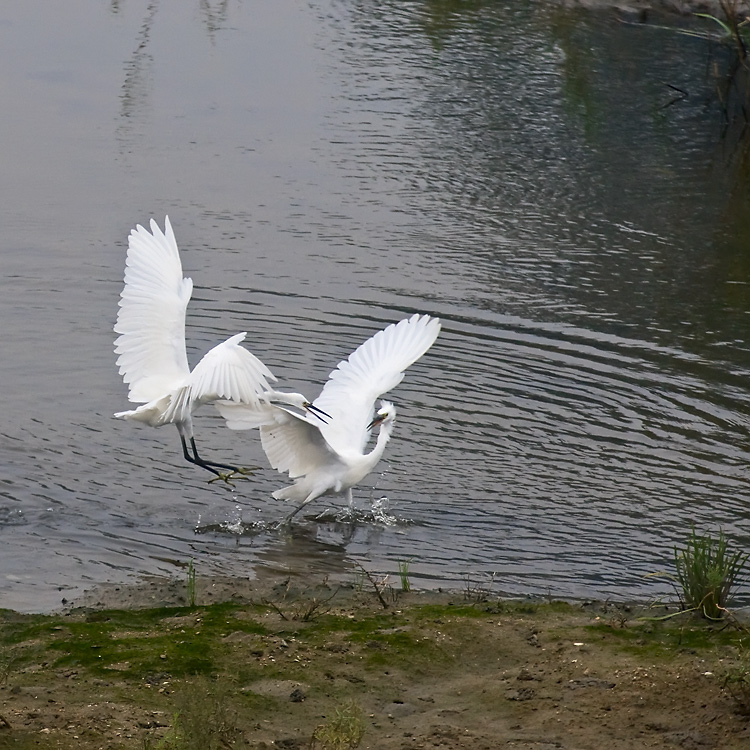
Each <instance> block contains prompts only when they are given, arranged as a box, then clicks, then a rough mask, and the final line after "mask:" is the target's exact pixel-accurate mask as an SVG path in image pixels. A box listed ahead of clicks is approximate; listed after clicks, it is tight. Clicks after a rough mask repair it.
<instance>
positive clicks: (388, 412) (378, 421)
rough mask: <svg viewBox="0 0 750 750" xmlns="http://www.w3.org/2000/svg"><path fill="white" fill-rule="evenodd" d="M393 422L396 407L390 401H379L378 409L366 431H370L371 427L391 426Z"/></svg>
mask: <svg viewBox="0 0 750 750" xmlns="http://www.w3.org/2000/svg"><path fill="white" fill-rule="evenodd" d="M395 420H396V407H395V406H394V405H393V404H392V403H391V402H390V401H381V402H380V408H379V409H378V410H377V412H376V414H375V418H374V419H373V420H372V422H370V424H368V425H367V429H368V430H371V429H372V428H373V427H377V426H378V425H382V424H387V425H392V424H393V422H394V421H395Z"/></svg>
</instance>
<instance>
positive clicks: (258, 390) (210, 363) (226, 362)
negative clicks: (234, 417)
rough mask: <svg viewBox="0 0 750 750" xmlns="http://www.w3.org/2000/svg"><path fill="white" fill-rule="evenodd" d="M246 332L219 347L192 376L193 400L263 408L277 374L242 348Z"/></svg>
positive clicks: (199, 363)
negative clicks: (261, 402) (218, 400)
mask: <svg viewBox="0 0 750 750" xmlns="http://www.w3.org/2000/svg"><path fill="white" fill-rule="evenodd" d="M246 335H247V334H245V333H238V334H236V335H235V336H232V337H231V338H229V339H227V340H226V341H224V342H223V343H221V344H218V345H217V346H215V347H214V348H213V349H211V351H209V352H208V353H207V354H206V355H205V356H204V357H203V359H201V361H200V362H198V364H197V365H196V366H195V369H194V370H193V372H192V373H190V392H191V398H192V399H193V400H194V401H197V402H200V403H207V402H209V401H216V400H217V399H225V400H227V401H236V402H241V403H244V404H250V405H252V406H258V405H260V398H259V396H260V394H262V393H263V392H264V391H267V390H269V389H270V386H269V384H268V380H276V378H275V377H274V375H273V373H272V372H271V371H270V370H269V369H268V368H267V367H266V366H265V365H264V364H263V363H262V362H261V361H260V360H259V359H258V358H257V357H256V356H255V355H254V354H251V353H250V352H249V351H248V350H247V349H245V348H244V347H242V346H240V342H241V341H243V340H244V338H245V336H246Z"/></svg>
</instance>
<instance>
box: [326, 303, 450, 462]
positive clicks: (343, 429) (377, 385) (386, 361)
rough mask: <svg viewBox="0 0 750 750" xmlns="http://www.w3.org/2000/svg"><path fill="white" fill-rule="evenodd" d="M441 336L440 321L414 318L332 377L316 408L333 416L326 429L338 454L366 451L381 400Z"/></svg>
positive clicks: (372, 341)
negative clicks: (371, 425) (369, 430)
mask: <svg viewBox="0 0 750 750" xmlns="http://www.w3.org/2000/svg"><path fill="white" fill-rule="evenodd" d="M439 333H440V321H439V320H438V319H437V318H431V317H430V316H429V315H412V316H411V318H406V319H404V320H402V321H400V322H399V323H392V324H391V325H389V326H388V327H387V328H385V329H384V330H382V331H378V333H376V334H375V335H374V336H372V337H371V338H369V339H368V340H367V341H365V343H364V344H362V345H361V346H360V347H359V348H358V349H357V350H356V351H354V352H353V353H352V354H350V355H349V357H348V358H347V359H345V360H344V361H343V362H340V363H339V365H338V367H337V368H336V369H335V370H334V371H333V372H332V373H331V374H330V376H329V379H328V382H327V383H326V384H325V386H324V387H323V390H322V392H321V394H320V396H318V398H317V399H316V400H315V401H314V402H313V405H314V406H316V407H318V408H319V409H322V410H323V411H324V412H326V413H328V414H330V415H331V419H330V420H329V422H328V424H325V425H321V426H320V431H321V432H322V434H323V436H324V437H325V439H326V440H327V441H328V444H329V445H330V446H331V447H332V448H333V449H334V450H336V451H339V452H346V451H349V450H359V451H361V450H363V449H364V447H365V444H366V443H367V438H368V431H367V426H368V424H369V423H370V421H371V419H372V413H373V405H374V403H375V400H376V399H377V398H378V397H379V396H381V395H382V394H383V393H387V392H388V391H390V390H391V389H393V388H395V387H396V386H397V385H398V384H399V383H400V382H401V380H402V379H403V377H404V370H406V368H407V367H409V365H411V364H413V363H414V362H416V361H417V360H418V359H419V358H420V357H421V356H422V355H423V354H424V353H425V352H426V351H427V350H428V349H429V348H430V347H431V346H432V344H433V343H434V341H435V339H436V338H437V336H438V334H439Z"/></svg>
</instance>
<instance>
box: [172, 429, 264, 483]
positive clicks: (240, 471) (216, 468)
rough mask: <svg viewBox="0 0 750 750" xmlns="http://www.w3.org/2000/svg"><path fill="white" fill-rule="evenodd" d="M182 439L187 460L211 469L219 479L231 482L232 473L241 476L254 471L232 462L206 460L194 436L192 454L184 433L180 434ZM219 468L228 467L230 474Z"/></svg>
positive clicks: (191, 443)
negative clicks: (200, 453) (200, 454)
mask: <svg viewBox="0 0 750 750" xmlns="http://www.w3.org/2000/svg"><path fill="white" fill-rule="evenodd" d="M180 441H181V442H182V454H183V455H184V456H185V460H186V461H189V462H190V463H191V464H195V465H196V466H200V467H201V468H203V469H206V470H207V471H210V472H211V473H212V474H216V478H217V479H223V480H224V481H225V482H229V478H230V477H231V475H232V474H239V475H240V476H247V475H248V474H250V475H252V471H250V470H249V469H243V468H240V467H238V466H231V465H230V464H220V463H218V462H216V461H205V460H204V459H202V458H201V457H200V456H199V455H198V448H197V447H196V445H195V438H193V437H191V438H190V446H191V447H192V449H193V455H190V451H189V450H188V447H187V442H186V441H185V438H184V437H183V436H182V435H180ZM219 469H227V470H228V471H229V474H225V473H223V472H221V471H219ZM212 481H213V480H212Z"/></svg>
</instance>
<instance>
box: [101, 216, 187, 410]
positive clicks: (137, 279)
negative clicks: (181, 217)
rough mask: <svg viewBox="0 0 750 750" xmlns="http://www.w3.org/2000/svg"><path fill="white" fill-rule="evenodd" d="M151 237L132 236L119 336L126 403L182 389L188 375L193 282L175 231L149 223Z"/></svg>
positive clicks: (138, 231) (145, 234)
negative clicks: (188, 323) (187, 342)
mask: <svg viewBox="0 0 750 750" xmlns="http://www.w3.org/2000/svg"><path fill="white" fill-rule="evenodd" d="M151 232H152V233H153V234H150V233H149V232H148V231H147V230H146V229H144V228H143V227H142V226H140V225H138V226H137V227H136V228H135V229H134V230H132V231H131V233H130V237H129V241H128V255H127V260H126V267H125V287H124V289H123V290H122V294H121V295H120V310H119V312H118V314H117V323H116V325H115V332H116V333H119V334H120V336H119V337H118V338H117V340H116V341H115V352H116V353H117V354H119V355H120V356H119V357H118V359H117V364H118V366H119V371H120V374H121V375H122V376H123V379H124V381H125V382H126V383H127V384H128V385H129V386H130V391H129V394H128V398H129V399H130V401H132V402H134V403H146V402H148V401H152V400H153V399H155V398H158V397H160V396H162V395H163V394H165V393H168V392H169V391H171V390H173V389H174V388H176V387H178V386H179V385H180V384H181V383H182V382H184V381H185V380H186V378H187V377H188V375H189V373H190V369H189V367H188V361H187V353H186V351H185V309H186V308H187V304H188V302H189V300H190V295H191V293H192V290H193V282H192V281H191V280H190V279H186V278H183V276H182V264H181V263H180V254H179V251H178V249H177V243H176V241H175V237H174V232H173V231H172V226H171V224H170V223H169V218H168V217H167V218H166V219H165V232H162V231H161V229H159V226H158V225H157V223H156V222H155V221H154V220H153V219H152V220H151Z"/></svg>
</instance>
